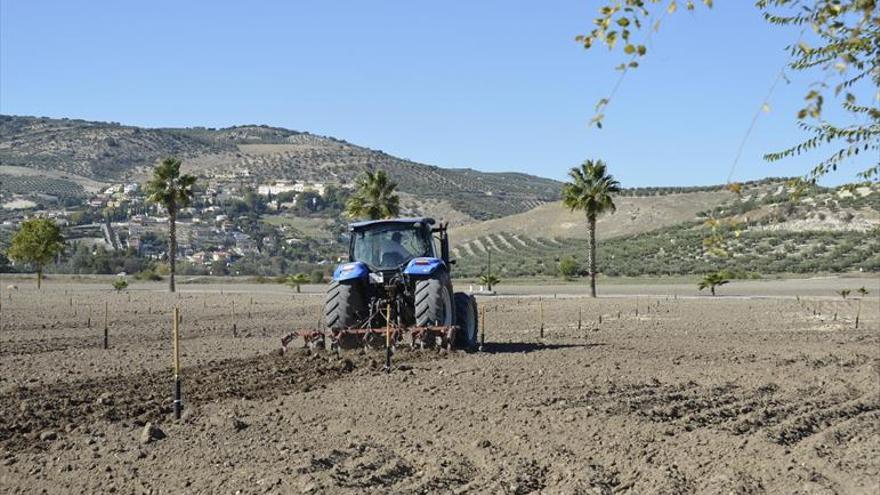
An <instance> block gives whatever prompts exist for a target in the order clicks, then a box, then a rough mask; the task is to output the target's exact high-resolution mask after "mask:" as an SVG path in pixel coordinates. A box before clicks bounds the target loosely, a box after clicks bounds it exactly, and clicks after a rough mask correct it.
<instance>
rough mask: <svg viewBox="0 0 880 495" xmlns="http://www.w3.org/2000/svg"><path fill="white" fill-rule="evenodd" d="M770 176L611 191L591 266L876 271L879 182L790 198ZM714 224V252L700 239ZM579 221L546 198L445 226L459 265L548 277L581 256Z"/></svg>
mask: <svg viewBox="0 0 880 495" xmlns="http://www.w3.org/2000/svg"><path fill="white" fill-rule="evenodd" d="M789 192H790V191H789V189H787V188H786V186H785V185H784V184H782V183H779V182H772V181H771V182H763V183H760V184H754V185H752V186H751V187H747V188H745V189H744V191H743V194H742V195H740V196H738V195H735V194H733V193H731V192H726V191H722V190H720V189H719V190H717V191H715V192H689V193H680V194H668V195H659V196H652V197H627V196H620V197H618V198H617V199H616V203H617V206H618V210H617V213H615V214H611V215H606V216H603V217H602V219H601V220H600V221H599V223H598V235H599V238H600V240H601V241H602V242H600V245H599V270H600V272H602V273H605V274H607V275H632V276H634V275H663V274H688V273H705V272H707V271H711V270H718V269H722V268H724V269H730V270H734V271H739V272H753V273H778V272H803V273H811V272H818V271H834V272H842V271H851V270H863V271H878V270H880V189H878V188H877V187H876V186H875V187H873V188H868V187H862V188H857V189H856V190H854V191H849V190H846V189H840V190H825V189H815V190H812V191H809V192H808V193H807V194H806V195H805V196H803V197H791V196H790V195H789ZM709 218H715V219H717V220H718V221H719V222H720V225H721V227H720V234H721V236H722V238H723V246H722V247H723V250H724V251H725V252H726V255H723V256H718V255H717V254H714V253H712V252H711V251H710V250H709V249H707V248H706V246H705V245H704V240H705V239H706V238H707V237H708V236H709V235H710V234H711V232H710V228H709V227H708V226H707V225H706V220H707V219H709ZM585 231H586V227H585V221H584V220H583V218H581V215H579V214H573V213H571V212H569V211H568V210H566V209H564V208H563V207H562V205H561V204H560V203H553V204H548V205H544V206H542V207H540V208H536V209H534V210H532V211H529V212H526V213H522V214H518V215H514V216H511V217H507V218H502V219H497V220H490V221H486V222H480V223H476V224H472V225H467V226H464V227H460V228H456V229H454V230H453V234H452V235H453V238H454V239H456V245H455V248H454V249H453V255H454V256H455V257H456V258H457V259H458V265H457V269H458V273H459V274H460V275H463V276H475V275H478V274H480V273H482V272H483V271H484V270H485V269H486V264H487V262H488V258H489V253H490V252H491V253H492V264H493V271H498V272H500V274H501V275H502V277H504V276H507V277H517V276H554V275H557V273H558V265H559V261H560V260H561V259H563V258H566V257H571V258H574V259H575V260H576V261H578V262H579V263H581V264H583V263H584V262H585V259H586V256H585V252H586V248H587V247H586V242H585V240H584V237H585V236H586V232H585Z"/></svg>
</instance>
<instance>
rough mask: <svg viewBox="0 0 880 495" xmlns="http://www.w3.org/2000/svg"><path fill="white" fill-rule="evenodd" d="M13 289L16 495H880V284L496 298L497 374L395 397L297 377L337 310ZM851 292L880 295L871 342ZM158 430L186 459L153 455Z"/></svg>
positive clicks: (430, 358)
mask: <svg viewBox="0 0 880 495" xmlns="http://www.w3.org/2000/svg"><path fill="white" fill-rule="evenodd" d="M9 283H10V282H4V283H3V286H2V289H3V295H2V312H0V316H2V329H0V369H2V374H0V486H2V487H3V491H4V492H12V493H19V492H21V493H34V492H37V493H38V492H43V491H45V492H49V493H98V492H117V493H239V492H240V493H267V492H268V493H589V494H608V493H633V494H642V493H669V494H678V493H725V494H727V493H737V494H740V493H742V494H752V493H785V494H789V493H866V494H876V493H878V492H880V303H878V299H877V294H878V292H880V287H878V285H880V284H878V282H877V280H876V279H873V280H871V279H861V280H831V281H828V280H825V281H819V282H816V281H797V280H790V281H781V282H764V283H758V282H750V283H743V284H737V283H734V284H732V285H731V286H729V287H724V288H723V289H721V293H722V294H727V296H720V297H716V298H711V297H708V296H704V297H694V296H695V291H694V288H693V285H691V284H688V285H681V286H676V285H674V284H653V285H645V286H636V285H632V284H628V285H625V286H609V287H606V288H605V289H604V291H603V294H607V295H605V296H604V297H601V298H599V299H598V300H590V299H588V298H584V297H580V296H578V294H579V293H580V292H581V290H580V288H575V289H571V290H569V289H566V288H564V287H543V288H542V287H523V286H515V287H514V286H511V287H509V290H508V291H507V292H508V295H507V296H504V297H494V298H493V297H483V298H480V299H479V303H480V304H481V305H483V306H484V307H486V308H487V313H488V314H487V320H488V328H487V332H486V346H485V352H483V353H473V354H467V353H464V352H452V353H442V352H437V351H410V350H404V349H400V350H398V352H397V354H396V355H395V365H396V368H395V370H394V371H393V372H392V373H390V374H387V375H386V374H384V373H382V372H381V371H380V367H381V366H380V364H379V363H380V362H381V361H382V354H381V353H380V352H377V351H373V352H368V353H357V352H347V353H344V354H343V356H342V357H335V356H334V355H332V354H330V353H321V354H317V355H311V354H309V353H307V352H305V351H303V350H301V349H291V350H290V351H289V352H288V353H286V354H284V355H281V354H279V352H278V349H279V347H280V338H281V336H282V335H284V334H286V333H287V332H288V331H290V330H291V329H292V328H294V327H308V326H314V325H315V324H316V321H317V319H318V315H319V312H320V308H319V304H320V300H321V298H320V295H319V294H316V293H315V291H316V290H318V289H319V288H316V287H310V288H308V290H309V291H310V292H311V293H308V294H305V293H304V294H299V295H294V294H293V291H292V290H290V289H288V288H285V287H283V286H274V285H247V284H213V285H202V284H199V285H182V286H181V287H180V289H181V292H180V293H179V295H178V296H171V295H169V294H166V293H163V292H162V289H163V287H164V286H163V285H161V284H138V283H135V284H134V285H133V286H132V289H131V290H130V291H128V292H123V293H121V294H116V293H113V292H112V291H110V290H108V289H107V287H108V284H106V283H101V284H95V283H91V284H89V283H79V282H72V281H62V280H50V281H48V282H47V284H46V286H45V287H44V289H43V291H41V292H39V293H38V292H37V291H36V290H34V289H33V288H32V287H31V286H30V285H29V284H28V283H26V282H15V283H17V284H18V285H19V289H18V290H10V289H9V288H8V284H9ZM838 285H839V286H848V287H853V288H855V287H859V286H861V285H867V286H868V288H869V289H871V291H872V293H871V295H870V296H869V297H868V298H866V299H865V300H864V301H863V302H862V308H861V315H860V322H859V323H860V328H859V329H855V328H854V327H855V321H854V320H855V316H856V311H857V306H858V302H857V301H856V300H855V299H854V298H853V297H852V296H851V297H850V299H849V300H847V301H843V300H841V298H840V297H838V296H834V288H836V287H837V286H838ZM501 289H502V292H504V290H505V289H504V288H503V286H502V287H501ZM554 293H556V294H557V297H556V298H554V297H553V294H554ZM539 296H540V297H539ZM105 303H106V304H107V308H108V310H109V311H108V313H109V314H108V321H109V332H108V334H109V344H110V348H109V349H108V350H104V349H102V339H103V327H104V308H105ZM233 304H234V310H233ZM175 305H178V306H179V307H180V308H181V310H182V314H183V325H182V334H183V344H182V349H183V354H182V360H183V364H184V366H185V369H184V374H183V390H184V403H185V410H184V418H183V419H182V420H181V421H179V422H175V421H174V420H173V419H171V417H170V414H169V413H170V410H171V389H172V380H171V371H170V365H171V341H170V322H171V316H170V309H171V308H172V307H173V306H175ZM89 307H91V313H90V310H89ZM542 308H543V314H544V337H543V338H541V336H540V329H541V317H540V315H541V313H542ZM579 312H580V314H581V315H582V322H581V328H580V329H578V314H579ZM90 314H91V322H90V323H91V325H89V321H88V319H89V315H90ZM600 317H601V322H600V321H599V320H600ZM233 326H234V327H235V328H234V329H233ZM148 422H149V423H152V424H153V425H155V426H157V427H158V428H159V429H160V430H161V431H162V432H163V434H164V438H150V439H148V440H149V441H144V439H143V438H142V436H143V432H144V430H145V424H146V423H148ZM156 436H161V435H158V434H157V435H156Z"/></svg>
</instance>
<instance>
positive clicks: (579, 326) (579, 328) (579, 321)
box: [578, 308, 581, 331]
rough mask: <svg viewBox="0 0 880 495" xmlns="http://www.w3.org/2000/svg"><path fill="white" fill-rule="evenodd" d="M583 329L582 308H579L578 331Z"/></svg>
mask: <svg viewBox="0 0 880 495" xmlns="http://www.w3.org/2000/svg"><path fill="white" fill-rule="evenodd" d="M580 330H581V308H578V331H580Z"/></svg>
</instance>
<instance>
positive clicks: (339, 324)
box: [324, 280, 368, 330]
mask: <svg viewBox="0 0 880 495" xmlns="http://www.w3.org/2000/svg"><path fill="white" fill-rule="evenodd" d="M367 316H368V315H367V303H366V299H365V297H364V291H363V288H362V283H361V282H360V281H358V280H355V281H343V282H337V281H335V280H334V281H333V283H331V284H330V287H329V288H328V289H327V296H326V298H325V299H324V322H325V323H326V324H327V328H330V329H331V330H343V329H346V328H353V327H357V326H358V325H360V324H361V323H362V321H363V319H365V318H366V317H367Z"/></svg>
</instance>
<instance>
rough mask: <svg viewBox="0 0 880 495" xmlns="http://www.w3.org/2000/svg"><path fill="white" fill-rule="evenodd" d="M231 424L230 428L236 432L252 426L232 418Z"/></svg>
mask: <svg viewBox="0 0 880 495" xmlns="http://www.w3.org/2000/svg"><path fill="white" fill-rule="evenodd" d="M229 424H230V426H232V429H233V430H235V431H241V430H243V429H245V428H247V427H248V426H250V425H249V424H247V423H245V422H244V421H242V420H240V419H238V418H230V420H229Z"/></svg>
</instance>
